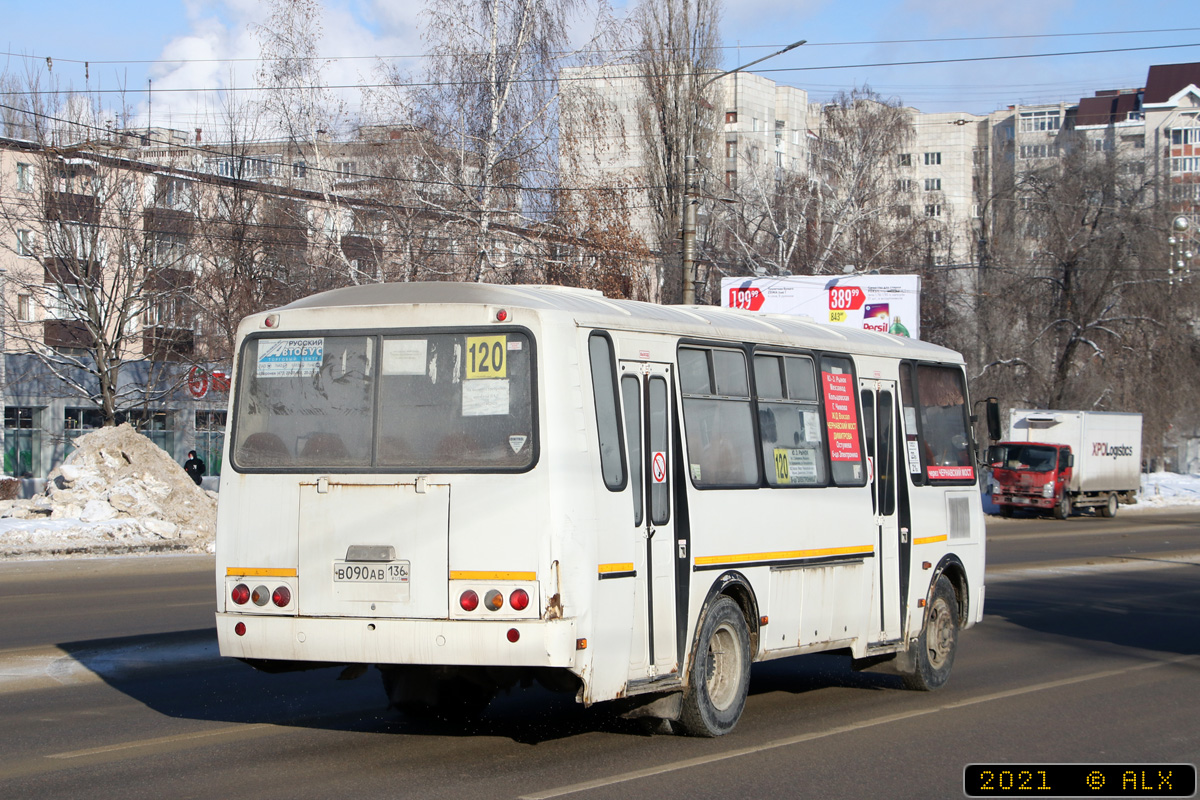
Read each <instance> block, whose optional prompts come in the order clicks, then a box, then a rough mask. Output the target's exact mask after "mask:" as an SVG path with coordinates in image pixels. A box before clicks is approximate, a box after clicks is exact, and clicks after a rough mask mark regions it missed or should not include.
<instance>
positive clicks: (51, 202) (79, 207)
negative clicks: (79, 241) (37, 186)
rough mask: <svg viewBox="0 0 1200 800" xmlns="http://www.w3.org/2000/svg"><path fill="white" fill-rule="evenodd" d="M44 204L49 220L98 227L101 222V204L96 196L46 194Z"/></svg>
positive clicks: (63, 193) (59, 193) (61, 193)
mask: <svg viewBox="0 0 1200 800" xmlns="http://www.w3.org/2000/svg"><path fill="white" fill-rule="evenodd" d="M44 203H45V208H46V219H48V220H52V221H55V222H82V223H84V224H86V225H96V224H98V223H99V222H100V202H99V200H97V198H96V197H95V195H90V194H74V193H72V192H46V194H45V197H44Z"/></svg>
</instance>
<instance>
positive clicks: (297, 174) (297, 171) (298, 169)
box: [292, 161, 308, 178]
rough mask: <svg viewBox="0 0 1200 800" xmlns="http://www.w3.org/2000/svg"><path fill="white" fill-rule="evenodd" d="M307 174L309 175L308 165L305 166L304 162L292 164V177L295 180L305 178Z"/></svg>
mask: <svg viewBox="0 0 1200 800" xmlns="http://www.w3.org/2000/svg"><path fill="white" fill-rule="evenodd" d="M307 174H308V165H307V164H305V163H304V162H303V161H297V162H296V163H295V164H292V177H293V178H303V177H304V176H305V175H307Z"/></svg>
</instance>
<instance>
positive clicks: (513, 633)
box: [508, 628, 521, 644]
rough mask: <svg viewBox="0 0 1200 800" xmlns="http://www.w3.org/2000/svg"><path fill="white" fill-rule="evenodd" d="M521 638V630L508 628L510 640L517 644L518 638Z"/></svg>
mask: <svg viewBox="0 0 1200 800" xmlns="http://www.w3.org/2000/svg"><path fill="white" fill-rule="evenodd" d="M520 638H521V632H520V631H519V630H517V629H516V628H509V629H508V640H509V641H510V642H512V643H513V644H516V643H517V640H518V639H520Z"/></svg>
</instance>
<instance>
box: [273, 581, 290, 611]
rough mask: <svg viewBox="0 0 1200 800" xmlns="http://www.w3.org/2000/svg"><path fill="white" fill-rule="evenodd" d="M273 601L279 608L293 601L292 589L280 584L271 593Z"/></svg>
mask: <svg viewBox="0 0 1200 800" xmlns="http://www.w3.org/2000/svg"><path fill="white" fill-rule="evenodd" d="M271 602H272V603H274V604H275V605H276V606H278V607H279V608H283V607H284V606H286V605H287V604H288V603H290V602H292V590H291V589H289V588H288V587H286V586H280V587H279V588H278V589H276V590H275V591H274V592H272V593H271Z"/></svg>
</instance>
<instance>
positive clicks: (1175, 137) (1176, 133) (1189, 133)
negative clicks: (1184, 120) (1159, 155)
mask: <svg viewBox="0 0 1200 800" xmlns="http://www.w3.org/2000/svg"><path fill="white" fill-rule="evenodd" d="M1171 144H1179V145H1183V144H1200V128H1174V129H1173V130H1172V131H1171Z"/></svg>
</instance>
